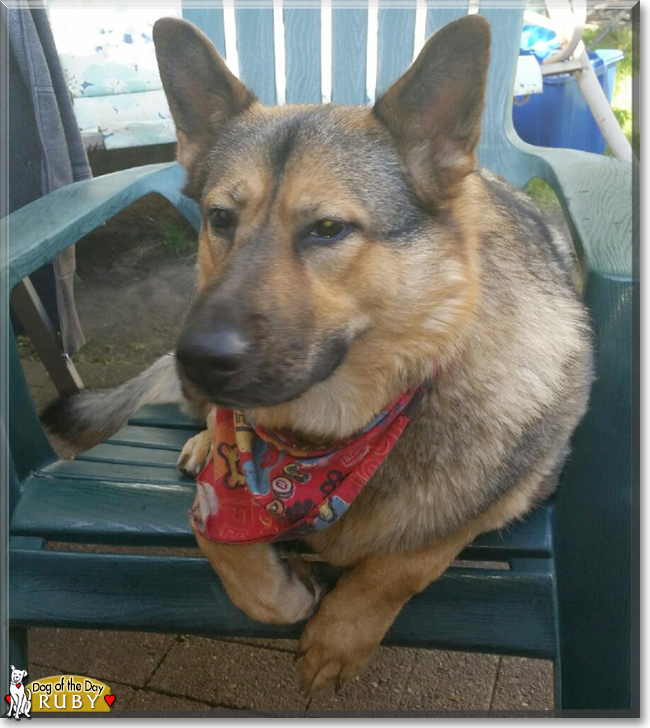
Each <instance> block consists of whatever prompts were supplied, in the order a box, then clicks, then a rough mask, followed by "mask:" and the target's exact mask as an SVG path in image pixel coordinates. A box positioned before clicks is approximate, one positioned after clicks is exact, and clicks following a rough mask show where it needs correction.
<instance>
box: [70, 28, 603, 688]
mask: <svg viewBox="0 0 650 728" xmlns="http://www.w3.org/2000/svg"><path fill="white" fill-rule="evenodd" d="M154 40H155V43H156V51H157V54H158V60H159V65H160V70H161V77H162V80H163V84H164V87H165V91H166V93H167V96H168V99H169V102H170V108H171V111H172V114H173V116H174V119H175V122H176V126H177V129H178V140H179V160H180V161H181V163H182V164H183V165H184V166H185V167H186V169H187V172H188V185H187V188H186V191H187V193H188V194H190V195H192V196H193V197H195V199H196V200H197V201H198V202H199V204H200V205H201V209H202V212H203V215H204V224H203V226H202V228H201V232H200V235H199V255H198V286H199V295H198V296H197V299H196V302H195V304H194V306H193V308H192V311H191V312H190V315H189V317H188V320H187V324H186V333H187V332H188V331H192V327H196V326H197V325H198V324H197V323H196V322H197V321H199V320H201V321H202V322H203V323H202V324H201V325H202V326H203V327H204V330H205V326H208V327H209V326H211V325H212V323H211V322H212V319H211V318H210V317H211V316H216V317H219V316H222V315H225V314H222V313H220V312H221V311H223V310H224V309H228V312H229V313H228V315H229V316H231V319H232V320H229V321H230V323H229V325H231V323H232V321H235V322H237V326H238V327H242V331H244V332H245V333H246V334H247V336H248V346H249V349H250V351H249V354H250V361H249V360H248V359H247V363H246V367H247V369H246V372H247V373H246V375H245V376H244V375H243V374H242V381H241V383H240V384H237V386H238V387H240V389H241V391H237V390H236V394H237V396H239V397H243V398H244V400H246V401H251V402H253V404H252V405H250V406H248V405H242V406H241V408H243V409H245V410H246V412H247V413H248V414H250V415H252V416H253V417H254V418H255V420H256V422H257V423H258V424H260V425H263V426H267V427H271V428H278V427H284V428H289V429H292V430H294V431H295V432H297V433H298V434H300V435H302V436H303V437H305V438H307V439H309V440H312V441H315V442H329V441H332V440H336V439H339V438H343V437H348V436H350V435H353V434H354V433H356V432H358V431H360V430H361V429H362V428H363V427H364V426H365V425H366V424H367V423H368V422H369V421H370V420H371V419H372V418H373V417H374V416H375V415H376V414H377V413H378V412H379V411H381V410H382V409H383V408H384V407H385V406H386V405H387V403H389V402H390V401H391V400H392V399H393V398H395V397H396V396H397V395H399V394H400V393H402V392H403V391H405V390H406V389H408V388H410V387H412V386H415V385H418V384H420V383H421V382H422V381H423V380H425V379H426V378H428V377H430V376H431V375H432V373H433V372H434V371H436V375H435V377H434V379H433V384H432V386H431V388H430V390H429V391H428V393H427V394H426V396H425V398H424V400H423V401H422V403H421V404H420V406H419V408H418V409H417V410H416V412H415V414H414V415H413V417H412V420H411V422H410V424H409V426H408V427H407V429H406V430H405V432H404V434H403V435H402V437H401V438H400V440H399V441H398V443H397V445H396V447H395V449H394V450H393V451H392V453H391V454H390V456H389V457H388V459H387V460H386V461H385V462H384V463H383V464H382V466H381V467H380V468H379V470H378V471H377V473H376V474H375V475H374V476H373V478H372V480H371V481H370V483H369V484H368V485H367V486H366V487H365V489H364V490H363V491H362V493H361V494H360V495H359V496H358V498H357V499H356V500H355V501H354V502H353V504H352V505H351V506H350V508H349V509H348V511H347V512H346V513H345V514H344V516H343V517H342V518H341V519H340V520H339V521H337V522H336V523H335V524H334V525H332V526H330V527H329V528H327V529H326V530H324V531H320V532H316V533H314V534H313V535H310V536H308V537H306V541H307V542H308V543H309V545H310V546H311V547H312V548H313V549H315V550H316V551H317V552H319V553H320V554H321V555H322V557H323V558H324V559H326V560H327V561H329V562H331V563H332V564H335V565H338V566H342V567H348V568H349V571H348V572H347V573H346V574H345V576H344V577H343V578H342V579H341V580H340V582H339V583H338V584H337V586H336V587H335V588H334V590H333V591H332V592H331V593H330V594H328V595H327V596H326V597H325V598H324V600H323V602H322V604H321V605H320V607H319V606H318V604H319V599H320V596H321V590H320V587H319V586H318V584H317V583H316V581H315V580H314V578H313V576H312V575H311V574H310V573H309V571H308V570H307V568H306V566H305V565H304V564H302V565H300V562H294V563H293V564H292V565H289V567H290V568H289V569H287V567H286V565H284V564H283V563H281V562H280V560H279V557H278V555H277V553H276V552H275V550H274V549H273V547H272V546H270V545H255V546H224V545H219V544H215V543H212V542H209V541H206V540H204V539H202V538H200V537H199V538H198V542H199V545H200V547H201V549H202V550H203V552H204V553H205V555H206V556H207V557H208V558H209V559H210V562H211V564H212V566H213V567H214V569H215V570H216V571H217V572H218V573H219V575H220V577H221V579H222V581H223V584H224V586H225V588H226V590H227V591H228V593H229V595H230V596H231V598H232V600H233V602H234V603H235V604H236V605H237V606H238V607H240V608H241V609H243V610H244V611H245V612H246V613H248V614H249V615H250V616H251V617H253V618H256V619H261V620H265V621H269V622H288V621H295V620H297V619H301V618H305V617H307V616H308V615H309V614H311V613H312V612H314V611H315V610H316V609H318V611H317V613H316V614H315V615H314V616H312V617H311V619H310V621H309V623H308V624H307V627H306V628H305V631H304V634H303V637H302V640H301V643H300V650H301V653H302V654H303V655H304V659H303V662H302V667H301V677H302V681H303V684H304V685H305V686H306V688H307V689H309V690H310V691H311V692H312V693H313V692H317V691H319V690H321V689H323V688H325V687H327V686H331V685H335V684H336V683H338V682H341V681H343V680H347V679H350V678H351V677H353V676H354V675H356V674H357V673H358V672H359V671H360V670H361V669H363V666H364V665H365V664H366V662H367V660H368V659H369V658H370V656H371V655H372V653H373V651H374V650H375V649H376V647H377V646H378V645H379V643H380V642H381V640H382V638H383V636H384V634H385V632H386V630H387V629H388V627H389V626H390V624H391V622H392V621H393V619H394V618H395V616H396V615H397V613H398V612H399V610H400V609H401V607H402V606H403V605H404V604H405V602H406V601H407V600H408V599H409V598H410V597H411V596H412V595H413V594H415V593H417V592H418V591H421V590H422V589H424V588H425V587H426V586H427V585H428V584H429V583H430V582H431V581H432V580H433V579H435V578H437V577H438V576H439V575H440V574H442V573H443V571H444V570H445V569H446V568H447V566H448V565H449V564H450V563H451V561H452V560H453V559H454V558H455V557H456V555H457V554H458V553H459V552H460V551H461V550H462V549H463V548H464V546H465V545H467V544H468V543H470V542H471V541H472V540H473V539H474V538H475V537H476V536H477V535H478V534H479V533H481V532H483V531H487V530H491V529H494V528H499V527H501V526H503V525H505V524H507V523H509V522H511V521H512V520H514V519H517V518H520V517H521V516H523V515H524V514H525V513H526V512H528V511H529V510H530V509H531V508H532V507H534V506H535V505H536V504H538V503H539V502H541V501H542V500H543V499H544V498H545V497H546V496H548V495H549V494H550V493H551V492H552V490H553V488H554V487H555V484H556V481H557V476H558V473H559V471H560V469H561V467H562V464H563V461H564V458H565V457H566V454H567V451H568V441H569V438H570V436H571V433H572V432H573V429H574V428H575V426H576V424H577V423H578V422H579V420H580V418H581V417H582V415H583V413H584V411H585V408H586V406H587V400H588V394H589V386H590V381H591V363H590V362H591V353H590V352H591V349H590V332H589V326H588V318H587V315H586V312H585V310H584V308H583V306H582V304H581V303H580V301H579V298H578V296H577V294H576V291H575V286H574V281H575V280H577V278H578V275H577V268H576V266H575V260H574V256H573V253H572V248H571V245H570V243H569V242H568V241H566V240H564V238H563V237H562V236H561V235H560V234H559V233H558V232H557V231H556V230H554V229H553V228H552V227H551V226H550V225H549V224H548V223H547V222H546V221H544V219H543V216H542V215H541V213H540V211H539V210H537V209H536V208H535V206H534V205H533V204H532V203H531V202H530V200H529V199H528V197H527V196H526V195H524V194H523V193H520V192H518V191H516V190H513V189H512V188H511V187H510V186H509V185H508V184H507V183H505V182H504V181H503V180H500V179H497V178H495V177H493V176H492V175H490V174H489V173H486V172H481V171H480V170H478V169H477V168H476V144H477V141H478V138H479V133H480V117H481V112H482V109H483V98H484V92H485V82H486V69H487V67H488V56H489V28H488V26H487V23H486V21H485V20H483V19H482V18H480V17H479V16H468V17H467V18H465V19H463V20H461V21H457V22H456V23H453V24H450V25H449V26H447V27H446V28H444V29H443V30H442V31H440V32H439V33H438V34H436V36H434V37H433V38H432V39H430V40H429V41H428V43H427V44H426V45H425V47H424V49H423V51H422V53H421V55H420V57H419V58H418V60H417V61H416V62H415V64H414V65H413V66H412V68H411V69H410V70H409V71H408V72H407V73H406V74H405V75H404V76H403V77H402V79H400V80H399V81H398V82H397V83H396V84H395V85H394V86H393V87H392V88H391V89H390V90H389V91H388V92H387V93H386V94H385V95H384V96H383V97H382V98H381V99H380V100H379V101H378V102H377V104H376V105H375V107H374V109H372V110H369V109H365V108H346V107H337V106H329V107H317V106H297V107H285V108H281V109H278V108H266V107H263V106H262V105H261V104H260V103H259V102H258V101H257V100H256V99H255V97H254V95H253V94H252V93H251V92H250V91H248V90H247V89H246V88H245V87H244V86H243V85H242V84H241V83H240V82H239V81H237V80H236V79H235V78H234V77H233V76H232V75H231V74H230V73H229V72H228V71H227V70H226V69H225V65H224V64H223V61H221V59H219V57H218V55H217V54H216V52H215V51H214V49H213V48H212V46H211V44H210V43H209V41H208V40H207V39H206V38H205V37H204V36H202V35H201V34H200V33H199V32H198V31H196V30H195V29H194V28H193V27H192V26H190V25H189V24H187V23H184V22H182V21H175V20H171V19H165V20H161V21H159V22H158V23H157V24H156V27H155V29H154ZM215 207H218V208H226V209H232V210H234V211H235V214H236V220H237V225H236V229H235V231H234V232H232V234H229V235H226V234H225V233H223V232H221V231H219V229H217V230H215V229H213V228H212V227H211V224H210V215H211V211H212V210H213V209H214V208H215ZM331 218H333V219H338V220H345V221H348V222H350V223H351V224H352V228H351V232H350V233H349V234H348V235H347V236H346V237H345V239H344V240H342V241H341V242H338V243H336V244H332V245H327V244H322V245H310V246H309V247H304V246H302V243H301V242H300V241H301V238H300V231H301V230H303V229H304V228H305V226H307V227H309V225H310V224H312V223H313V222H314V221H318V220H323V219H331ZM301 246H302V247H301ZM233 317H234V318H233ZM206 322H207V323H206ZM207 332H208V333H209V328H208V329H207ZM332 342H338V345H340V343H341V342H344V345H345V355H344V357H342V359H341V360H340V361H339V360H336V359H333V354H332V347H333V346H334V345H333V343H332ZM179 352H180V345H179ZM179 357H180V354H179ZM330 359H332V360H333V361H334V364H333V365H332V366H331V371H330V370H328V369H327V367H326V366H325V365H327V364H328V362H329V361H330ZM179 361H180V358H179ZM319 367H320V368H319ZM323 371H325V373H326V375H323V373H322V372H323ZM180 376H181V380H182V383H183V389H184V392H185V393H186V395H187V396H189V398H190V399H196V400H199V401H201V402H203V404H206V403H209V402H210V401H213V402H214V401H217V402H218V401H219V397H220V396H221V395H220V394H219V393H218V392H217V394H211V393H210V392H209V391H207V389H206V387H207V384H206V385H204V384H203V383H202V382H201V381H197V378H196V376H194V378H193V379H192V380H191V377H189V375H188V372H187V371H185V369H184V366H183V365H182V363H181V366H180ZM190 380H191V381H190ZM233 386H234V385H233ZM276 390H278V391H279V392H280V394H279V395H278V396H277V397H276V400H277V401H276V400H273V401H271V400H269V397H270V396H275V394H276ZM269 392H270V394H269ZM283 392H284V394H282V393H283ZM211 396H212V399H211ZM258 401H259V402H258ZM87 409H88V408H87V407H86V410H87ZM73 412H74V407H73V408H72V409H71V410H70V411H69V412H68V413H67V414H71V413H73ZM110 421H111V422H114V421H115V418H114V417H113V418H112V419H110ZM213 427H214V416H213V415H212V418H211V419H209V420H208V430H206V432H204V433H201V434H200V435H198V436H197V437H195V438H193V439H192V440H190V441H189V442H188V443H187V445H186V446H185V448H184V450H183V453H182V455H181V459H180V465H181V467H182V468H183V469H185V470H186V471H188V472H191V473H193V474H194V473H196V472H197V471H198V469H199V468H200V467H201V465H202V464H203V463H204V462H205V460H206V459H207V458H208V457H209V456H210V452H211V445H212V441H213V429H212V428H213ZM102 432H103V430H102Z"/></svg>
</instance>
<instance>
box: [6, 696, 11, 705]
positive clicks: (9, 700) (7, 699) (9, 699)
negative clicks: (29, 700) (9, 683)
mask: <svg viewBox="0 0 650 728" xmlns="http://www.w3.org/2000/svg"><path fill="white" fill-rule="evenodd" d="M5 700H6V701H7V702H8V703H11V695H5Z"/></svg>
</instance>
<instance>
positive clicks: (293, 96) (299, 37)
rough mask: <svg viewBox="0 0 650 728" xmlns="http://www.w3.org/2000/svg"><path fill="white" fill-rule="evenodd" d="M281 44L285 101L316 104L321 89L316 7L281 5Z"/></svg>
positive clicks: (319, 35)
mask: <svg viewBox="0 0 650 728" xmlns="http://www.w3.org/2000/svg"><path fill="white" fill-rule="evenodd" d="M283 19H284V40H285V43H284V47H285V64H286V75H287V88H286V94H287V103H288V104H319V103H320V102H321V101H322V100H323V96H322V90H321V12H320V8H298V9H297V8H285V9H284V13H283Z"/></svg>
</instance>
